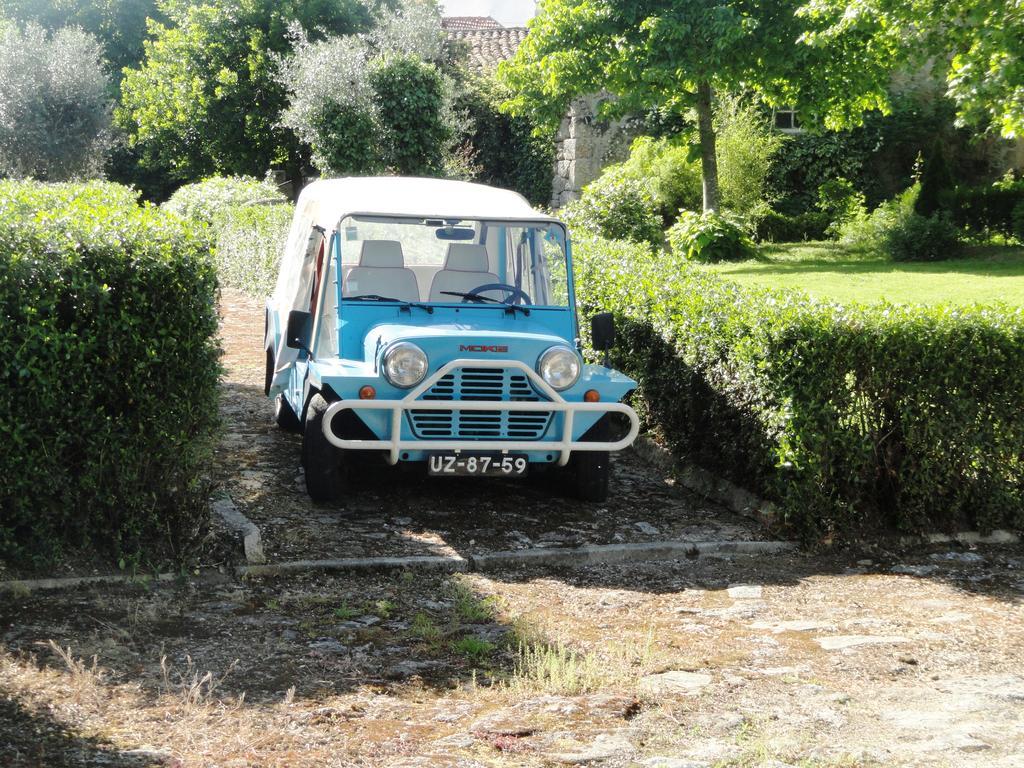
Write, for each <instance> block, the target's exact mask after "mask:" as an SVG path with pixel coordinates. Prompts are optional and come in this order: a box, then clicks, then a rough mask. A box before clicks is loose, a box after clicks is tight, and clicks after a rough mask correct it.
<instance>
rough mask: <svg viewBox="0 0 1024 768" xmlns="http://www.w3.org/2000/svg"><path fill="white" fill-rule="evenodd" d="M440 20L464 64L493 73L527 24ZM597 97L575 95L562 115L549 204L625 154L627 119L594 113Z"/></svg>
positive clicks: (562, 200) (559, 202)
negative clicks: (464, 55) (456, 46)
mask: <svg viewBox="0 0 1024 768" xmlns="http://www.w3.org/2000/svg"><path fill="white" fill-rule="evenodd" d="M441 25H442V26H443V27H444V29H445V32H446V34H447V36H448V39H449V40H451V41H453V42H455V43H457V44H459V45H460V47H461V48H462V49H463V50H464V51H465V54H466V64H467V66H468V67H469V68H470V69H473V70H475V71H477V72H481V73H492V72H493V71H494V70H495V69H496V68H497V66H498V64H499V63H500V62H502V61H505V60H506V59H510V58H512V56H513V55H514V54H515V52H516V49H517V48H518V47H519V44H520V43H521V42H522V41H523V38H525V37H526V32H527V29H526V27H503V26H501V25H500V24H498V22H496V21H495V20H494V19H491V18H488V17H475V16H474V17H466V16H456V17H447V18H445V19H442V21H441ZM602 98H604V97H603V96H601V95H595V96H592V97H587V98H582V99H577V100H576V101H574V102H573V103H572V104H571V105H570V107H569V110H568V112H566V115H565V117H564V118H563V119H562V124H561V126H560V127H559V129H558V133H557V134H556V135H555V167H554V168H553V169H552V173H553V175H554V178H553V180H552V185H551V186H552V195H551V206H552V208H560V207H561V206H563V205H565V204H566V203H568V202H569V201H570V200H575V199H576V198H577V197H579V195H580V191H581V190H582V189H583V187H584V186H585V185H586V184H588V183H589V182H591V181H593V180H594V179H596V178H597V177H598V175H599V174H600V173H601V169H602V168H604V167H605V166H606V165H608V164H609V163H613V162H618V161H620V160H623V159H625V157H626V155H627V154H628V153H629V144H630V141H632V136H633V133H632V131H631V128H630V124H629V123H628V122H627V121H607V120H599V119H598V118H597V117H596V114H597V107H598V105H599V104H600V102H601V100H602Z"/></svg>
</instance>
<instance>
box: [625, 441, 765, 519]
mask: <svg viewBox="0 0 1024 768" xmlns="http://www.w3.org/2000/svg"><path fill="white" fill-rule="evenodd" d="M633 450H634V451H635V452H636V455H637V456H639V457H640V458H641V459H643V460H644V461H646V462H648V463H649V464H653V465H654V466H655V467H657V468H658V469H660V470H661V471H662V472H665V473H667V474H671V475H673V476H674V477H675V478H676V480H677V481H678V482H679V483H680V484H681V485H683V486H684V487H686V488H688V489H689V490H691V491H693V492H694V493H696V494H699V495H701V496H704V497H705V498H708V499H711V500H712V501H716V502H718V503H719V504H721V505H723V506H724V507H727V508H728V509H731V510H732V511H733V512H736V513H737V514H740V515H743V516H744V517H750V518H753V519H754V520H757V521H758V522H759V523H761V524H762V525H764V526H765V527H768V526H771V525H772V524H773V523H775V522H776V520H778V516H779V512H778V508H777V507H776V506H775V505H774V504H772V503H771V502H770V501H765V500H764V499H762V498H761V497H760V496H757V495H756V494H753V493H751V492H750V491H748V490H747V489H745V488H741V487H740V486H738V485H736V484H734V483H731V482H729V481H728V480H726V479H724V478H722V477H718V476H717V475H715V474H714V473H712V472H709V471H708V470H706V469H703V468H701V467H698V466H696V465H695V464H685V463H682V462H680V461H679V460H678V459H676V457H675V456H673V455H672V454H671V452H670V451H669V450H668V449H667V448H665V447H664V446H661V445H659V444H658V443H656V442H654V440H652V439H651V438H650V437H648V436H647V435H640V436H639V437H637V439H636V441H635V442H634V443H633Z"/></svg>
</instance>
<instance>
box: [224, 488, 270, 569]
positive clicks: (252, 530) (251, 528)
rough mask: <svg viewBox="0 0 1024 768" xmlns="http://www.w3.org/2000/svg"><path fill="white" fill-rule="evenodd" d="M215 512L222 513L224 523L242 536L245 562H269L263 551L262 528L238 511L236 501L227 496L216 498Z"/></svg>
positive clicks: (260, 563)
mask: <svg viewBox="0 0 1024 768" xmlns="http://www.w3.org/2000/svg"><path fill="white" fill-rule="evenodd" d="M210 506H211V507H212V509H213V511H214V512H216V513H217V514H218V515H220V517H221V519H222V520H223V521H224V523H225V524H226V525H227V526H228V528H231V529H232V530H234V531H237V532H238V534H239V535H240V536H241V537H242V549H243V550H244V552H245V562H247V563H249V565H262V564H263V563H265V562H267V555H266V553H265V552H264V551H263V538H262V537H261V536H260V529H259V528H257V527H256V524H255V523H254V522H253V521H252V520H250V519H249V518H248V517H246V516H245V515H243V514H242V513H241V512H239V511H238V507H236V506H235V502H233V501H232V500H231V498H230V497H228V496H225V497H223V498H220V499H216V500H215V501H214V502H213V503H212V504H211V505H210Z"/></svg>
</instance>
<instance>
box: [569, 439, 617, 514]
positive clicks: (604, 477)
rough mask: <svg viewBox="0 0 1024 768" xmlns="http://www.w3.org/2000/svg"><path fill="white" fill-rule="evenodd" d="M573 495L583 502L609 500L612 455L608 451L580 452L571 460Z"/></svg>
mask: <svg viewBox="0 0 1024 768" xmlns="http://www.w3.org/2000/svg"><path fill="white" fill-rule="evenodd" d="M569 464H570V466H571V467H572V480H573V495H574V496H575V497H576V498H577V499H580V500H581V501H593V502H601V501H604V500H605V499H607V498H608V478H609V477H610V476H611V468H612V461H611V454H609V453H608V451H578V452H576V453H574V454H573V455H572V458H571V459H570V460H569Z"/></svg>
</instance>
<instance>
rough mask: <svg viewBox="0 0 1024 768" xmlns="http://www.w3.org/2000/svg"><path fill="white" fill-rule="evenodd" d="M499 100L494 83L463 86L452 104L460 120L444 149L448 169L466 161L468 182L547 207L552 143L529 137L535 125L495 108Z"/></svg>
mask: <svg viewBox="0 0 1024 768" xmlns="http://www.w3.org/2000/svg"><path fill="white" fill-rule="evenodd" d="M504 98H505V97H504V92H503V90H502V88H501V87H500V86H499V85H498V84H497V83H496V82H495V81H494V79H493V78H479V79H471V80H469V81H468V82H467V83H466V84H464V86H463V89H462V91H461V92H460V93H459V94H458V95H457V96H456V97H455V101H454V105H453V110H454V111H455V112H456V113H458V114H459V115H461V116H462V118H463V119H462V120H461V121H460V124H459V129H458V133H457V139H456V146H455V147H452V148H450V149H449V164H452V163H453V161H454V160H462V159H463V157H465V158H467V159H468V160H469V162H468V163H463V164H464V165H471V166H472V170H471V172H470V173H468V174H466V176H467V178H469V179H470V180H473V181H479V182H482V183H484V184H490V185H492V186H495V187H501V188H503V189H512V190H515V191H516V192H518V193H519V194H521V195H522V196H523V197H525V198H526V199H527V200H529V201H530V202H531V203H532V204H533V205H548V204H549V203H550V202H551V182H552V173H551V169H552V167H553V166H554V162H555V148H554V143H553V142H552V141H551V140H550V138H548V137H544V138H541V137H538V136H535V135H533V129H534V125H533V124H532V123H531V122H530V121H529V120H528V119H527V118H525V117H513V116H511V115H507V114H505V113H503V112H501V111H500V109H499V108H498V105H499V104H500V103H501V101H502V100H503V99H504ZM459 152H461V153H462V155H463V157H458V153H459ZM453 155H455V156H456V157H454V158H453V157H452V156H453Z"/></svg>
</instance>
